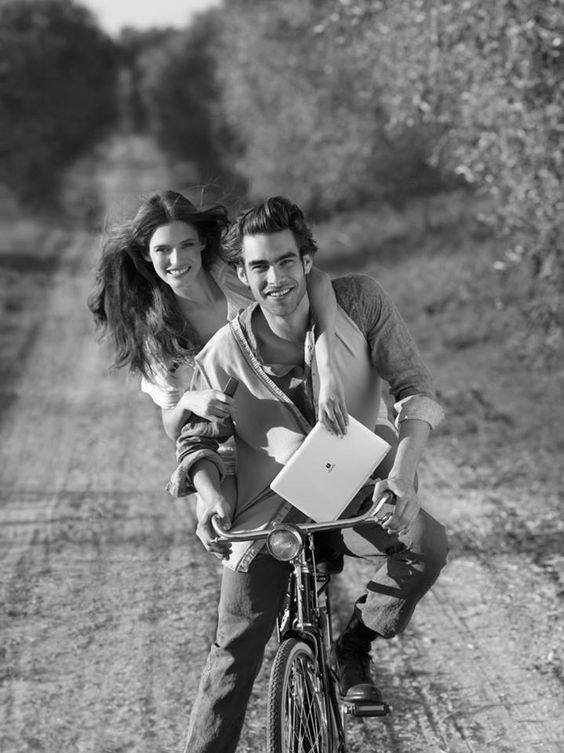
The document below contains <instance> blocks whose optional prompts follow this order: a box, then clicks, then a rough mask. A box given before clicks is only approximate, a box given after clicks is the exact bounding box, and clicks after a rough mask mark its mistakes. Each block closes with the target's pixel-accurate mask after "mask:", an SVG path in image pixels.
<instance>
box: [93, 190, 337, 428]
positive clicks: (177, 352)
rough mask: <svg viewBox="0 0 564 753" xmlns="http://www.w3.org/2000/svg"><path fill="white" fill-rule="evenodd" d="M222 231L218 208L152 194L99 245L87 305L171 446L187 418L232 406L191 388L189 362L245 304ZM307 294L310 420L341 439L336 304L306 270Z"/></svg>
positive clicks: (318, 277) (323, 281)
mask: <svg viewBox="0 0 564 753" xmlns="http://www.w3.org/2000/svg"><path fill="white" fill-rule="evenodd" d="M228 224H229V221H228V216H227V210H226V209H225V207H223V206H221V205H218V206H213V207H209V208H206V209H203V208H201V209H198V208H197V207H195V206H194V205H193V204H192V203H191V202H190V201H189V200H188V199H187V198H185V197H184V196H183V195H182V194H180V193H177V192H176V191H165V192H164V193H158V194H154V195H153V196H151V197H150V198H149V199H147V200H146V201H144V202H143V203H142V204H141V206H140V208H139V210H138V212H137V214H136V216H135V217H134V219H133V220H132V221H131V222H128V223H126V224H125V225H123V226H121V227H119V228H117V229H116V230H114V231H113V233H111V235H110V236H109V237H108V238H107V239H106V241H105V243H104V246H103V250H102V258H101V260H100V263H99V267H98V272H97V277H96V289H95V291H94V293H93V294H92V295H91V296H90V298H89V301H88V305H89V308H90V310H91V311H92V313H93V314H94V319H95V322H96V325H97V326H98V328H99V329H100V330H101V332H102V334H103V335H106V336H108V337H109V339H110V341H111V342H112V344H113V346H114V349H115V358H114V362H113V366H114V367H123V366H127V367H129V369H130V370H131V371H133V372H136V373H139V374H140V375H141V389H142V390H143V391H144V392H146V393H148V394H149V395H150V396H151V398H152V399H153V401H154V402H155V403H156V404H157V405H158V406H159V407H160V408H161V411H162V419H163V425H164V428H165V431H166V433H167V434H168V436H169V437H171V438H172V439H176V437H177V436H178V434H179V432H180V429H181V427H182V425H183V423H184V421H185V420H186V417H187V414H189V413H195V414H196V415H198V416H201V417H202V418H205V419H210V418H218V417H225V416H227V415H229V414H230V411H231V406H232V399H231V398H230V397H229V396H227V395H225V394H224V393H223V392H220V391H218V390H198V391H190V389H189V387H190V382H191V378H192V374H193V369H194V362H193V359H194V356H195V355H196V354H197V353H198V351H199V350H200V349H201V348H202V347H203V345H205V343H206V342H207V341H208V340H209V339H210V337H211V336H212V335H213V334H214V333H215V332H217V330H218V329H219V328H220V327H222V326H223V325H224V324H225V323H226V321H228V319H231V318H233V317H234V316H235V315H236V314H237V312H238V311H239V310H240V309H242V308H245V307H246V306H247V305H248V304H249V302H250V301H251V300H252V298H251V295H250V292H249V290H248V288H247V287H246V286H244V285H243V284H242V283H241V282H240V281H239V279H238V277H237V275H236V273H235V271H234V270H233V269H232V268H231V267H230V266H229V265H227V264H226V263H225V262H224V261H223V260H222V259H221V256H220V248H221V238H222V235H223V232H224V231H225V229H226V228H227V226H228ZM308 293H309V296H310V300H311V307H312V311H313V314H314V317H315V319H316V323H317V325H318V329H319V332H320V334H319V335H318V339H317V343H316V360H317V364H318V369H319V381H320V390H319V400H318V406H319V407H318V418H319V420H321V421H323V423H324V424H325V425H326V426H327V428H329V429H330V430H331V431H333V432H335V433H344V431H346V422H347V418H346V416H347V414H346V409H345V406H344V400H343V398H342V387H341V383H340V379H339V377H338V376H337V374H336V373H335V372H334V371H333V369H332V338H333V335H334V320H335V312H336V301H335V295H334V292H333V288H332V286H331V283H330V280H329V278H328V276H327V275H326V274H325V273H322V272H320V271H319V270H314V271H313V272H312V273H311V274H310V279H309V282H308Z"/></svg>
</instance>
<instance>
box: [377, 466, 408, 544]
mask: <svg viewBox="0 0 564 753" xmlns="http://www.w3.org/2000/svg"><path fill="white" fill-rule="evenodd" d="M386 489H389V490H390V491H392V492H393V493H394V494H395V495H396V498H397V499H396V504H395V509H394V513H393V515H392V516H391V517H390V518H389V519H388V520H386V521H385V522H384V523H383V524H382V528H384V529H385V530H386V531H388V533H397V534H404V533H407V531H408V530H409V528H410V526H411V524H412V523H413V521H414V520H415V518H416V517H417V515H418V514H419V510H420V505H419V500H418V498H417V492H416V491H415V488H414V486H413V484H412V483H410V482H409V481H407V480H405V479H403V478H401V477H399V476H395V477H391V478H387V479H384V480H383V481H377V482H376V485H375V486H374V493H373V495H372V499H373V500H374V502H376V501H377V500H379V499H380V497H381V496H382V494H384V492H385V491H386Z"/></svg>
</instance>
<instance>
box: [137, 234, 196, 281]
mask: <svg viewBox="0 0 564 753" xmlns="http://www.w3.org/2000/svg"><path fill="white" fill-rule="evenodd" d="M205 245H206V244H205V242H203V241H201V240H200V236H199V234H198V231H197V230H196V228H194V227H192V225H189V224H188V223H187V222H180V221H177V220H175V221H174V222H169V223H168V224H166V225H160V226H159V227H158V228H157V229H156V230H155V232H154V233H153V235H152V236H151V238H150V240H149V250H148V252H146V253H145V254H144V256H145V259H146V260H147V261H150V262H152V264H153V267H154V268H155V272H156V273H157V274H158V276H159V277H160V278H161V280H164V281H165V282H166V283H167V285H170V287H171V288H172V289H173V290H174V291H175V292H182V291H183V290H184V289H186V288H187V287H190V285H191V284H193V283H194V282H195V280H196V278H197V277H198V275H199V274H200V272H201V270H202V251H203V250H204V248H205Z"/></svg>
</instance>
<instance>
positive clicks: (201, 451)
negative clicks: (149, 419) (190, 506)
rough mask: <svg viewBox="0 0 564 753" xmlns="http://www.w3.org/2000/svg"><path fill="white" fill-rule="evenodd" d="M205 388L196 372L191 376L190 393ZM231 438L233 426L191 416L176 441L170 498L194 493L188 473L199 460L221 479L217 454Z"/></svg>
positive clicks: (222, 463)
mask: <svg viewBox="0 0 564 753" xmlns="http://www.w3.org/2000/svg"><path fill="white" fill-rule="evenodd" d="M207 388H209V384H208V383H207V380H206V379H205V376H204V375H203V374H202V373H201V371H200V370H199V369H197V370H196V372H195V373H194V378H193V380H192V385H191V389H207ZM231 436H233V423H232V421H231V419H230V418H228V419H226V420H222V421H219V420H209V421H208V420H206V419H203V418H201V417H200V416H196V415H195V414H191V415H190V417H189V418H188V420H187V421H186V423H185V424H184V426H183V427H182V431H181V432H180V435H179V437H178V439H177V440H176V460H177V463H178V465H177V468H176V470H175V471H174V472H173V474H172V476H171V478H170V481H169V483H168V485H167V491H168V492H169V493H170V494H171V495H172V496H173V497H185V496H187V495H188V494H193V493H194V492H195V491H196V489H195V487H194V484H193V482H192V469H193V467H194V465H195V464H196V463H197V462H198V461H200V460H204V459H206V460H209V461H211V462H212V463H213V464H214V465H215V466H216V468H217V469H218V471H219V474H220V477H221V478H222V479H223V477H224V476H225V466H224V462H223V460H222V457H221V455H220V453H219V446H220V444H222V443H223V442H225V441H226V440H227V439H229V438H230V437H231Z"/></svg>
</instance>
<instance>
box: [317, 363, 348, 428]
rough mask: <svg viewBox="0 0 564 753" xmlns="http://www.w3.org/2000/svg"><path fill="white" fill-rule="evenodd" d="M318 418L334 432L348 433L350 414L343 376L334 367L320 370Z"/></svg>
mask: <svg viewBox="0 0 564 753" xmlns="http://www.w3.org/2000/svg"><path fill="white" fill-rule="evenodd" d="M317 402H318V406H317V419H318V420H319V421H321V423H322V424H323V425H324V426H325V428H326V429H328V430H329V431H330V432H331V433H332V434H336V435H337V436H340V435H342V434H346V433H347V425H348V422H349V414H348V413H347V406H346V404H345V393H344V390H343V383H342V381H341V377H340V376H339V375H338V374H337V372H336V371H335V370H334V369H331V368H325V369H323V371H322V370H321V369H320V370H319V396H318V399H317Z"/></svg>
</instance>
